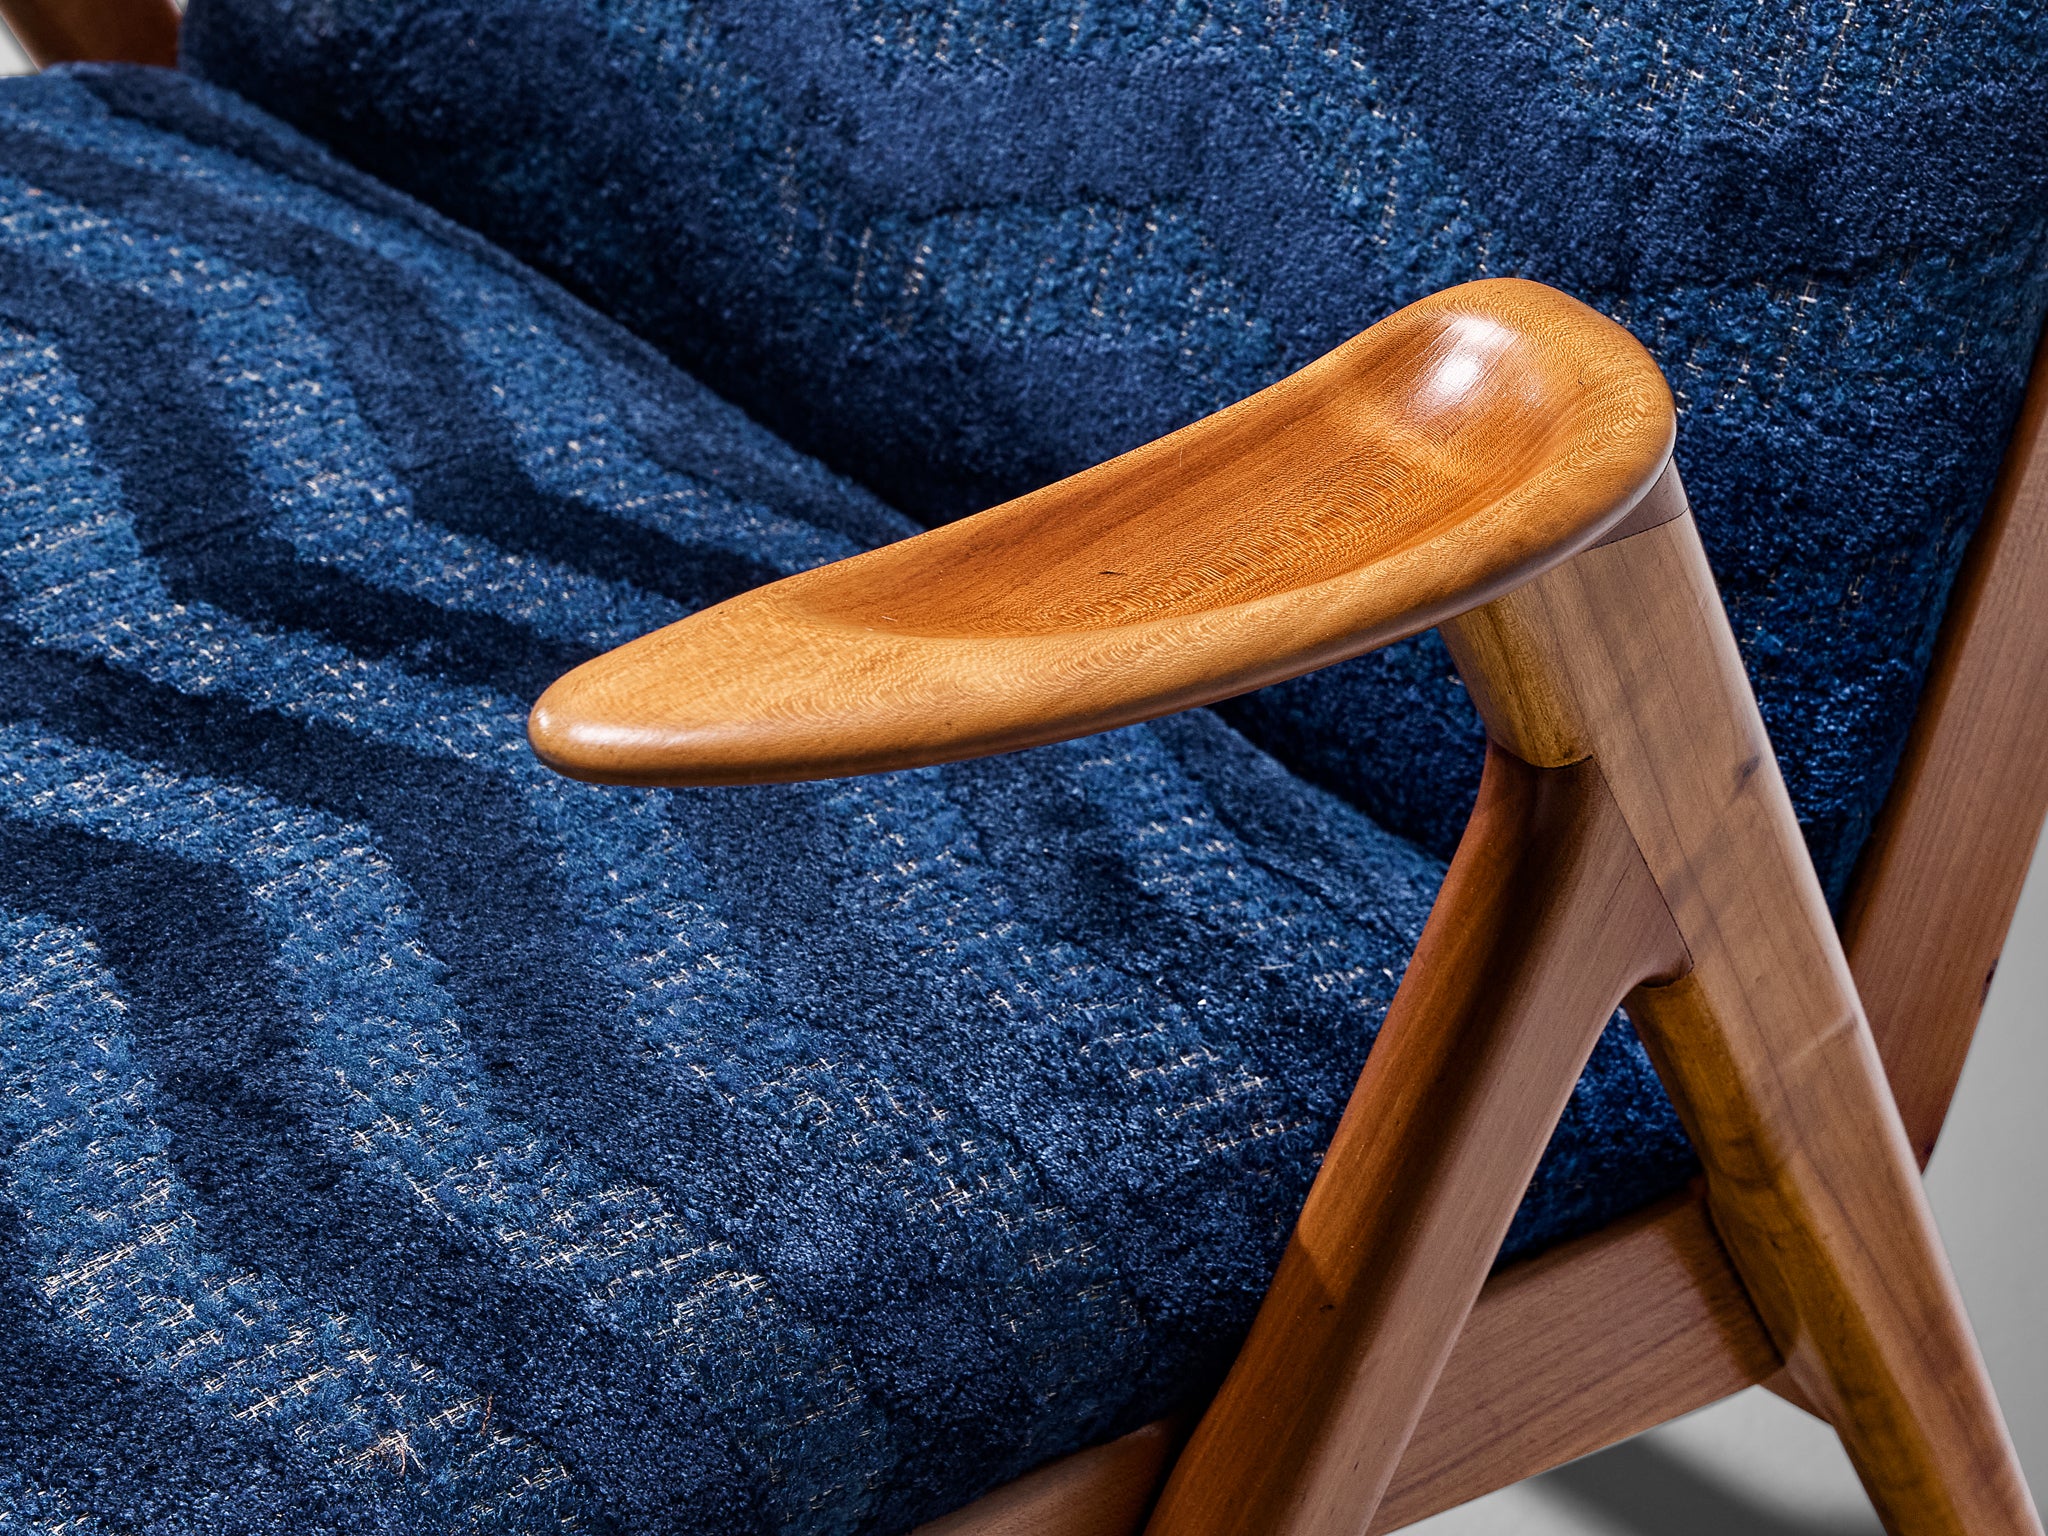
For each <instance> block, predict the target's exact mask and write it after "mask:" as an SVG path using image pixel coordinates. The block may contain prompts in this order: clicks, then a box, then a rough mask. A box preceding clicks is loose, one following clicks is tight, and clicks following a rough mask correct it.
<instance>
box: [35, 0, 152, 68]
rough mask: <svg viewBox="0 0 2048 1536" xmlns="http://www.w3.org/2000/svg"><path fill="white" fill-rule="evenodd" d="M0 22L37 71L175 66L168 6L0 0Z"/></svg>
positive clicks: (119, 0)
mask: <svg viewBox="0 0 2048 1536" xmlns="http://www.w3.org/2000/svg"><path fill="white" fill-rule="evenodd" d="M0 20H5V21H6V23H7V29H8V30H9V31H10V32H12V33H13V34H14V36H15V40H16V41H17V42H19V43H20V44H21V48H22V52H24V53H26V54H27V55H28V56H29V58H30V59H32V60H33V61H34V62H35V64H36V66H37V67H38V68H43V69H47V68H48V67H49V66H50V65H52V64H78V63H90V62H93V61H102V62H106V63H121V64H161V65H164V66H165V67H167V68H168V67H171V66H174V65H175V64H176V63H177V62H178V21H179V14H178V8H177V7H176V6H175V5H173V4H172V3H171V0H0Z"/></svg>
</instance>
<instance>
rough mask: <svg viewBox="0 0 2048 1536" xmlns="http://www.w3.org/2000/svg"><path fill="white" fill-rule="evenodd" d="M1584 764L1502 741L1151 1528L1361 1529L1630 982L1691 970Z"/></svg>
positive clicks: (1215, 1533)
mask: <svg viewBox="0 0 2048 1536" xmlns="http://www.w3.org/2000/svg"><path fill="white" fill-rule="evenodd" d="M1684 964H1685V955H1684V951H1683V948H1682V947H1681V946H1680V945H1679V944H1678V942H1677V938H1676V932H1675V929H1674V928H1673V925H1672V922H1671V918H1670V916H1669V914H1668V913H1667V912H1666V910H1665V907H1664V903H1663V901H1662V899H1661V898H1660V897H1659V896H1658V894H1657V891H1656V887H1655V885H1654V883H1653V882H1652V881H1651V879H1650V875H1649V871H1648V869H1647V868H1646V867H1645V865H1644V863H1643V861H1642V858H1641V856H1640V855H1639V854H1638V853H1637V851H1636V848H1635V844H1634V841H1633V839H1632V838H1631V837H1630V836H1629V833H1628V829H1627V827H1626V825H1625V824H1624V823H1623V821H1622V819H1621V817H1620V815H1619V813H1618V811H1617V809H1616V807H1615V802H1614V800H1613V797H1612V796H1611V795H1610V794H1609V793H1608V790H1607V787H1606V785H1605V783H1604V782H1603V781H1602V779H1601V776H1600V772H1599V770H1598V768H1597V767H1595V766H1594V765H1593V764H1592V763H1589V762H1581V763H1578V764H1574V765H1570V766H1565V767H1559V768H1552V769H1540V768H1533V767H1531V766H1530V765H1529V764H1527V763H1525V762H1522V761H1520V760H1518V759H1517V758H1515V757H1514V756H1512V755H1510V754H1509V753H1507V752H1505V751H1502V750H1499V749H1495V750H1494V751H1492V752H1491V753H1490V754H1489V756H1488V760H1487V765H1486V772H1485V777H1484V780H1483V782H1482V784H1481V788H1480V795H1479V804H1478V807H1477V809H1476V810H1475V811H1474V813H1473V817H1472V821H1471V823H1470V825H1469V826H1468V828H1467V830H1466V833H1465V837H1464V840H1463V841H1462V842H1461V843H1460V845H1459V848H1458V853H1457V857H1456V859H1455V860H1454V861H1453V862H1452V865H1451V869H1450V873H1449V876H1448V877H1447V879H1446V881H1445V884H1444V888H1443V892H1442V894H1441V895H1440V896H1439V897H1438V900H1437V904H1436V907H1435V909H1434V910H1433V911H1432V912H1431V914H1430V918H1429V922H1428V924H1427V926H1426V927H1425V929H1424V931H1423V935H1422V941H1421V943H1420V945H1419V946H1418V947H1417V949H1416V952H1415V956H1414V958H1413V959H1412V960H1411V962H1410V964H1409V969H1408V973H1407V975H1406V977H1405V978H1404V979H1403V981H1402V983H1401V987H1400V990H1399V992H1398V994H1397V995H1396V997H1395V999H1394V1004H1393V1007H1392V1009H1391V1010H1390V1012H1389V1014H1388V1017H1387V1021H1386V1025H1385V1027H1384V1029H1383V1030H1382V1032H1381V1035H1380V1039H1379V1041H1378V1043H1377V1044H1376V1045H1375V1046H1374V1048H1373V1051H1372V1055H1371V1057H1370V1059H1369V1060H1368V1062H1367V1063H1366V1067H1365V1071H1364V1073H1363V1074H1362V1076H1361V1077H1360V1079H1359V1083H1358V1088H1357V1091H1356V1092H1355V1093H1354V1094H1353V1096H1352V1099H1351V1103H1350V1107H1349V1108H1348V1109H1347V1110H1346V1112H1345V1114H1344V1118H1343V1120H1342V1122H1341V1123H1340V1124H1339V1126H1338V1129H1337V1133H1336V1136H1335V1138H1334V1139H1333V1140H1332V1142H1331V1145H1330V1149H1329V1152H1328V1154H1327V1155H1326V1156H1325V1159H1324V1162H1323V1167H1322V1169H1321V1172H1320V1173H1319V1175H1318V1177H1317V1179H1316V1182H1315V1186H1314V1188H1313V1189H1312V1191H1311V1192H1310V1195H1309V1198H1308V1202H1307V1204H1306V1206H1305V1207H1304V1209H1303V1211H1302V1214H1301V1219H1300V1222H1299V1224H1298V1225H1297V1226H1296V1229H1295V1232H1294V1237H1293V1240H1292V1242H1291V1243H1290V1244H1289V1245H1288V1248H1287V1252H1286V1254H1285V1256H1284V1258H1283V1259H1282V1261H1281V1264H1280V1268H1279V1272H1278V1274H1277V1275H1276V1277H1275V1279H1274V1282H1273V1285H1272V1288H1271V1290H1270V1291H1269V1292H1268V1293H1267V1296H1266V1300H1265V1303H1264V1305H1263V1306H1262V1308H1261V1309H1260V1312H1259V1316H1258V1320H1257V1322H1256V1323H1255V1325H1254V1326H1253V1329H1252V1332H1251V1336H1250V1338H1249V1339H1248V1340H1247V1341H1246V1343H1245V1346H1244V1348H1243V1350H1242V1351H1241V1352H1240V1353H1239V1355H1238V1358H1237V1361H1236V1364H1235V1365H1234V1367H1233V1368H1232V1370H1231V1373H1230V1376H1229V1379H1228V1380H1227V1381H1226V1382H1225V1383H1224V1386H1223V1389H1222V1391H1221V1392H1220V1393H1219V1394H1218V1396H1217V1398H1216V1400H1215V1402H1214V1403H1213V1404H1212V1405H1211V1407H1210V1409H1209V1411H1208V1413H1207V1415H1206V1416H1205V1417H1204V1418H1203V1420H1202V1422H1201V1424H1200V1426H1199V1427H1198V1428H1197V1430H1196V1432H1195V1435H1194V1438H1193V1440H1192V1441H1191V1442H1190V1444H1189V1446H1188V1449H1187V1450H1186V1451H1185V1452H1184V1453H1183V1455H1182V1456H1181V1458H1180V1460H1179V1462H1178V1464H1177V1466H1176V1468H1175V1471H1174V1474H1173V1477H1172V1479H1171V1481H1170V1482H1169V1483H1168V1485H1167V1488H1166V1490H1165V1492H1164V1493H1163V1494H1162V1495H1161V1498H1160V1502H1159V1505H1158V1508H1157V1510H1156V1511H1155V1513H1154V1516H1153V1519H1152V1523H1151V1525H1150V1527H1149V1529H1150V1530H1151V1531H1153V1532H1157V1533H1171V1536H1192V1533H1201V1536H1220V1533H1225V1532H1230V1533H1244V1536H1276V1533H1283V1532H1284V1533H1311V1532H1313V1533H1325V1532H1328V1533H1335V1532H1339V1531H1342V1532H1347V1533H1353V1532H1357V1531H1361V1530H1363V1529H1364V1528H1365V1525H1366V1523H1367V1521H1368V1520H1369V1519H1370V1517H1371V1514H1372V1510H1373V1508H1374V1506H1375V1505H1376V1504H1377V1503H1378V1501H1379V1498H1380V1495H1381V1494H1382V1492H1383V1491H1384V1490H1385V1488H1386V1485H1387V1482H1388V1480H1389V1479H1390V1478H1391V1477H1392V1475H1393V1472H1394V1468H1395V1465H1396V1463H1397V1462H1398V1461H1399V1459H1400V1455H1401V1451H1402V1448H1403V1447H1404V1446H1405V1445H1406V1444H1407V1441H1408V1437H1409V1435H1410V1433H1411V1432H1412V1431H1413V1429H1414V1427H1415V1422H1416V1420H1417V1418H1418V1417H1419V1416H1420V1414H1421V1411H1422V1408H1423V1405H1424V1403H1425V1402H1426V1401H1427V1399H1428V1396H1429V1392H1430V1389H1431V1388H1432V1387H1433V1386H1434V1385H1435V1382H1436V1379H1437V1376H1438V1375H1439V1374H1440V1373H1441V1371H1442V1369H1443V1365H1444V1361H1445V1359H1446V1358H1447V1357H1448V1355H1449V1353H1450V1349H1451V1345H1452V1343H1453V1342H1454V1341H1455V1340H1456V1337H1457V1334H1458V1330H1459V1329H1460V1327H1461V1326H1462V1325H1463V1323H1464V1320H1465V1317H1466V1314H1467V1313H1468V1312H1469V1311H1470V1310H1471V1307H1472V1303H1473V1301H1474V1300H1475V1299H1476V1297H1477V1296H1478V1294H1479V1289H1480V1287H1481V1285H1482V1284H1483V1283H1484V1281H1485V1279H1486V1276H1487V1272H1488V1270H1489V1269H1490V1268H1491V1267H1492V1264H1493V1261H1494V1256H1495V1254H1496V1253H1497V1252H1498V1251H1499V1247H1500V1243H1501V1239H1502V1238H1503V1237H1504V1236H1505V1235H1506V1232H1507V1228H1508V1224H1509V1222H1510V1221H1511V1220H1512V1219H1513V1216H1514V1213H1515V1208H1516V1206H1517V1205H1518V1204H1519V1202H1520V1200H1521V1197H1522V1192H1523V1190H1524V1189H1525V1188H1526V1187H1527V1185H1528V1182H1529V1178H1530V1176H1531V1175H1532V1174H1533V1173H1534V1171H1535V1168H1536V1162H1537V1159H1538V1158H1539V1157H1540V1156H1541V1154H1542V1151H1543V1148H1544V1145H1545V1143H1546V1142H1547V1141H1548V1139H1549V1136H1550V1133H1551V1130H1552V1128H1553V1127H1554V1126H1555V1125H1556V1123H1557V1118H1558V1116H1559V1114H1561V1113H1562V1112H1563V1109H1564V1104H1565V1100H1566V1098H1567V1097H1569V1095H1570V1093H1571V1089H1572V1085H1573V1084H1574V1083H1575V1082H1576V1081H1577V1079H1578V1075H1579V1072H1580V1071H1581V1069H1582V1068H1583V1067H1584V1065H1585V1061H1586V1057H1587V1055H1588V1053H1589V1052H1590V1051H1591V1050H1592V1047H1593V1043H1594V1041H1595V1040H1596V1039H1597V1038H1598V1036H1599V1033H1600V1030H1601V1028H1602V1027H1603V1026H1604V1025H1605V1024H1606V1022H1607V1020H1608V1018H1609V1016H1610V1015H1611V1014H1612V1012H1613V1010H1614V1007H1615V1005H1616V1004H1617V1003H1618V1002H1619V1001H1620V999H1621V997H1622V996H1623V994H1624V993H1626V992H1627V991H1628V990H1629V989H1630V988H1631V987H1632V986H1634V985H1636V984H1637V983H1638V982H1640V981H1642V980H1644V979H1645V978H1650V977H1657V978H1668V977H1671V976H1674V975H1676V974H1677V973H1678V972H1679V971H1681V970H1682V969H1683V968H1684Z"/></svg>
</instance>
